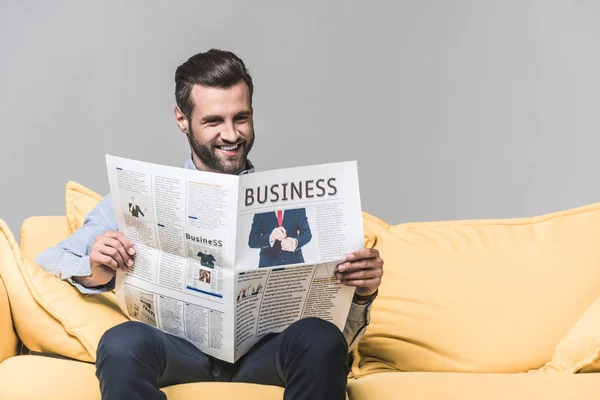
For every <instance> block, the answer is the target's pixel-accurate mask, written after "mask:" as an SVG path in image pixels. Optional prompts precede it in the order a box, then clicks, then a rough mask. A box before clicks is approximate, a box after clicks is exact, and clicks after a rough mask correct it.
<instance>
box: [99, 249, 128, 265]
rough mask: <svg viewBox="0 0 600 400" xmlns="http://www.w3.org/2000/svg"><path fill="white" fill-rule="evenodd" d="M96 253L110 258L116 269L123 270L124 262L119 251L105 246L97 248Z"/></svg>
mask: <svg viewBox="0 0 600 400" xmlns="http://www.w3.org/2000/svg"><path fill="white" fill-rule="evenodd" d="M98 252H99V253H100V254H101V255H103V256H106V257H110V258H112V259H113V260H114V261H115V262H116V263H117V268H120V269H125V261H124V260H123V257H121V253H119V250H117V249H115V248H114V247H112V246H108V245H106V244H105V245H104V246H100V247H99V248H98ZM103 264H104V263H103Z"/></svg>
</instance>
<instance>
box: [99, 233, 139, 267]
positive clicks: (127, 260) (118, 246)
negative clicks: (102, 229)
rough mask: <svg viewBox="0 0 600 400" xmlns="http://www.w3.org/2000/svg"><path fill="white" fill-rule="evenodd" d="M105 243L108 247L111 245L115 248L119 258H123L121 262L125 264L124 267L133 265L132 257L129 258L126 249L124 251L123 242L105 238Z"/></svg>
mask: <svg viewBox="0 0 600 400" xmlns="http://www.w3.org/2000/svg"><path fill="white" fill-rule="evenodd" d="M105 244H106V245H107V246H109V247H113V248H115V249H117V251H118V252H119V254H120V255H121V258H122V259H123V263H124V264H125V267H131V266H132V265H133V259H132V258H131V256H130V255H129V254H127V251H125V247H123V243H121V242H120V241H119V240H117V239H113V238H106V241H105Z"/></svg>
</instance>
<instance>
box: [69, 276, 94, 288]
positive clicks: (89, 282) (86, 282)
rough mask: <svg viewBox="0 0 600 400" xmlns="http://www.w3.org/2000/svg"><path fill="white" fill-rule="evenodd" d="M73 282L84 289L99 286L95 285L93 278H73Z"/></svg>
mask: <svg viewBox="0 0 600 400" xmlns="http://www.w3.org/2000/svg"><path fill="white" fill-rule="evenodd" d="M71 280H72V281H73V282H76V283H79V284H80V285H81V286H83V287H87V288H90V287H94V286H98V285H96V284H95V282H93V279H92V276H91V275H90V276H72V277H71Z"/></svg>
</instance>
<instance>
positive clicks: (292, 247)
mask: <svg viewBox="0 0 600 400" xmlns="http://www.w3.org/2000/svg"><path fill="white" fill-rule="evenodd" d="M296 247H298V240H296V239H294V238H292V237H287V238H285V239H283V240H282V241H281V250H283V251H296Z"/></svg>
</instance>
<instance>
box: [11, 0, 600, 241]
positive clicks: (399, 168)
mask: <svg viewBox="0 0 600 400" xmlns="http://www.w3.org/2000/svg"><path fill="white" fill-rule="evenodd" d="M285 3H289V4H285ZM0 4H1V9H0V52H1V54H2V57H1V62H0V135H1V141H0V149H1V157H0V171H1V172H0V173H1V182H0V187H1V194H0V218H3V219H5V220H6V221H7V222H8V224H9V225H10V227H11V228H12V229H13V231H15V233H16V232H17V231H18V229H19V227H20V224H21V222H22V221H23V219H24V218H26V217H28V216H31V215H62V214H64V185H65V183H66V182H67V181H69V180H74V181H77V182H79V183H82V184H84V185H86V186H88V187H90V188H91V189H93V190H95V191H98V192H101V193H105V192H106V191H107V189H108V185H107V179H106V170H105V165H104V154H106V153H110V154H114V155H118V156H123V157H131V158H136V159H140V160H145V161H151V162H156V163H163V164H168V165H177V166H182V165H183V161H184V159H185V157H186V155H187V151H188V150H187V142H186V140H185V139H184V136H182V134H181V133H179V131H178V129H176V126H175V122H174V119H173V107H174V97H173V86H174V85H173V74H174V70H175V68H176V66H177V65H179V64H180V63H181V62H183V61H185V60H186V59H187V58H188V57H189V56H191V55H192V54H194V53H196V52H199V51H204V50H207V49H209V48H211V47H217V48H224V49H229V50H232V51H234V52H236V53H237V54H238V55H239V56H241V57H242V58H243V59H244V60H245V61H246V63H247V65H248V67H249V69H250V71H251V73H252V75H253V78H254V80H255V84H256V95H255V101H254V105H255V111H256V132H257V142H256V146H255V149H254V150H253V152H252V153H251V159H252V160H253V161H254V163H255V164H256V166H257V167H258V169H259V170H265V169H273V168H279V167H289V166H296V165H302V164H314V163H324V162H330V161H340V160H351V159H356V160H358V163H359V170H360V178H361V195H362V202H363V203H362V204H363V209H364V210H365V211H367V212H369V213H372V214H375V215H377V216H379V217H381V218H383V219H384V220H386V221H388V222H390V223H400V222H406V221H427V220H441V219H462V218H496V217H502V218H504V217H520V216H529V215H538V214H541V213H546V212H552V211H557V210H560V209H565V208H570V207H575V206H579V205H583V204H587V203H592V202H596V201H598V200H599V199H600V185H598V177H599V172H598V171H599V167H600V161H599V158H598V156H597V153H598V150H599V146H598V144H599V143H600V136H599V135H598V133H599V131H600V112H599V106H600V51H599V50H600V47H599V46H600V44H599V43H600V23H599V22H598V21H600V2H598V1H594V0H589V1H548V0H538V1H532V0H518V1H500V0H498V1H465V0H455V1H442V0H440V1H424V0H421V1H416V0H414V1H395V2H392V1H385V2H374V1H370V2H366V1H361V2H359V1H355V2H349V1H341V0H340V1H302V2H283V1H252V2H250V1H248V2H245V1H234V2H231V1H199V0H188V1H169V2H167V1H160V2H159V1H152V2H151V1H106V0H103V1H80V0H71V1H2V2H1V3H0Z"/></svg>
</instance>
